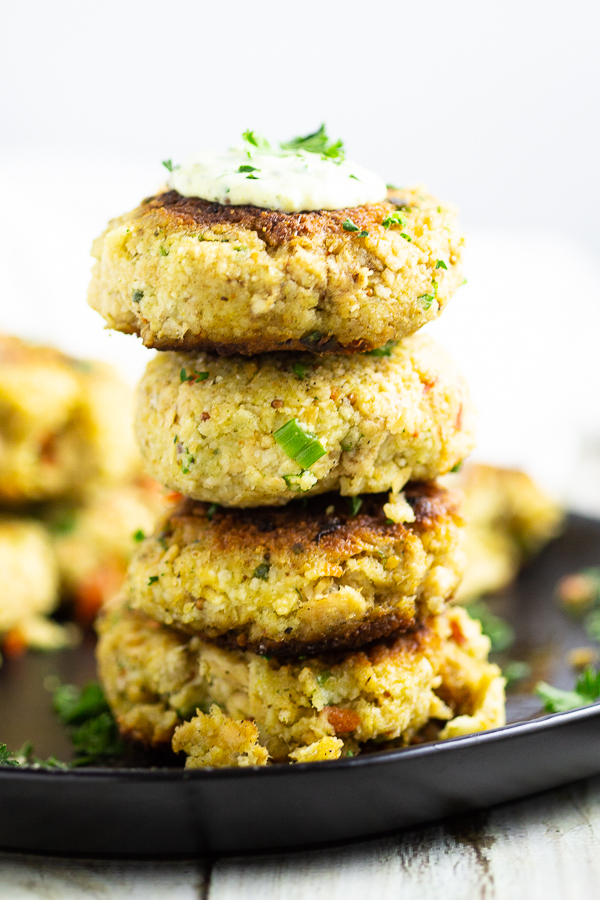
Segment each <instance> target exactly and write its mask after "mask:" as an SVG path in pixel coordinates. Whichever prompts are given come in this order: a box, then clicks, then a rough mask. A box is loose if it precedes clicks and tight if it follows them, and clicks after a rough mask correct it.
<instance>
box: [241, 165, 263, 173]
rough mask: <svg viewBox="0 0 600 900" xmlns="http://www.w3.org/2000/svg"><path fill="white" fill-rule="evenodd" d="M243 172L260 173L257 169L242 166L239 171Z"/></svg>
mask: <svg viewBox="0 0 600 900" xmlns="http://www.w3.org/2000/svg"><path fill="white" fill-rule="evenodd" d="M242 172H260V169H255V168H254V166H240V167H239V169H238V173H239V174H241V173H242Z"/></svg>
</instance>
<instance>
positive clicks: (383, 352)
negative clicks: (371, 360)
mask: <svg viewBox="0 0 600 900" xmlns="http://www.w3.org/2000/svg"><path fill="white" fill-rule="evenodd" d="M397 343H398V341H388V342H387V343H386V344H384V345H383V347H377V348H376V349H375V350H366V351H365V354H364V355H365V356H391V355H392V350H393V349H394V347H395V346H396V344H397Z"/></svg>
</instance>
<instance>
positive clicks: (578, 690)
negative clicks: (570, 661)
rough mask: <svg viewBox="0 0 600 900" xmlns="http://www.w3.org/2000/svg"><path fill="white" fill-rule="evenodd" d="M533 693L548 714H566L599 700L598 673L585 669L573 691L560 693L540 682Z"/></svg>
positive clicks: (599, 673) (599, 679) (557, 689)
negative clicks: (570, 710)
mask: <svg viewBox="0 0 600 900" xmlns="http://www.w3.org/2000/svg"><path fill="white" fill-rule="evenodd" d="M535 692H536V694H537V695H538V697H539V698H540V699H541V700H542V702H543V704H544V709H545V710H547V711H548V712H566V711H567V710H569V709H577V707H579V706H590V705H591V704H592V703H595V702H596V700H599V699H600V671H598V672H596V671H594V669H592V668H587V669H585V670H584V671H583V672H582V673H581V675H580V676H579V678H578V679H577V684H576V685H575V690H574V691H561V690H560V688H555V687H552V685H551V684H546V682H545V681H540V682H539V683H538V684H537V685H536V688H535Z"/></svg>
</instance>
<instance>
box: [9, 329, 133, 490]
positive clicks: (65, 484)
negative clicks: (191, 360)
mask: <svg viewBox="0 0 600 900" xmlns="http://www.w3.org/2000/svg"><path fill="white" fill-rule="evenodd" d="M131 417H132V400H131V394H130V391H129V390H128V388H127V387H126V386H125V385H124V384H123V383H122V382H121V380H120V378H118V377H117V375H116V373H115V372H114V370H113V369H111V368H110V366H107V365H105V364H104V363H97V362H89V361H87V360H78V359H72V358H71V357H68V356H66V355H65V354H63V353H60V352H59V351H58V350H55V349H54V348H51V347H43V346H39V345H35V344H30V343H26V342H25V341H22V340H20V339H19V338H16V337H12V336H9V335H0V504H12V505H15V506H17V505H22V504H26V503H32V502H35V501H47V500H61V499H67V498H69V499H73V500H79V499H81V498H82V497H84V496H85V494H86V492H88V491H89V490H93V489H94V488H96V487H97V486H98V485H100V484H108V485H110V484H115V483H119V482H121V481H124V480H126V479H127V478H128V477H130V476H131V475H132V474H133V473H134V471H135V468H136V466H137V465H138V453H137V450H136V447H135V442H134V438H133V431H132V427H131Z"/></svg>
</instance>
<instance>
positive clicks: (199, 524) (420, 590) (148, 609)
mask: <svg viewBox="0 0 600 900" xmlns="http://www.w3.org/2000/svg"><path fill="white" fill-rule="evenodd" d="M459 501H460V497H457V495H456V493H453V492H451V491H445V490H444V489H442V488H439V487H437V486H436V485H435V484H433V483H431V484H415V485H409V486H408V487H407V488H406V490H405V491H404V493H403V494H400V495H398V496H396V497H391V498H390V500H389V502H388V494H365V495H363V496H362V497H361V498H345V497H340V496H339V494H326V495H323V496H319V497H314V498H311V499H310V500H308V501H307V502H306V503H304V502H302V501H295V502H293V503H290V504H288V505H287V506H285V507H260V508H259V509H253V510H232V509H226V508H215V507H214V506H209V505H208V504H206V503H199V502H196V501H193V500H189V499H186V500H183V501H182V502H181V504H180V505H179V506H177V507H176V508H175V509H173V510H172V511H169V512H168V513H167V515H166V516H165V517H164V518H163V519H162V520H161V521H160V522H159V523H158V525H157V530H156V532H155V533H154V534H153V535H152V536H151V537H148V538H147V539H146V540H145V541H143V542H142V543H141V544H140V546H139V548H138V550H137V551H136V553H135V555H134V557H133V559H132V561H131V563H130V565H129V573H128V579H127V596H128V599H129V601H130V603H131V605H132V606H133V607H135V608H138V609H141V610H143V611H144V612H145V613H146V614H147V615H149V616H151V617H152V618H154V619H156V620H157V621H160V622H164V623H166V624H168V625H172V626H173V627H175V628H179V629H181V630H183V631H188V632H190V633H192V634H197V635H200V636H202V637H203V638H204V639H206V640H217V641H219V642H220V643H221V644H227V645H229V646H234V647H238V646H241V647H247V648H249V649H253V650H255V651H256V652H259V653H268V654H275V655H280V656H292V655H295V656H298V655H306V654H307V653H315V652H321V651H323V650H331V649H340V648H352V647H359V646H362V645H363V644H365V643H367V642H368V641H372V640H374V639H375V638H379V637H382V636H385V635H388V634H391V633H392V632H396V631H406V630H407V629H410V628H414V627H415V626H416V625H418V624H419V623H422V622H423V621H425V620H426V619H428V618H430V617H431V616H433V615H437V614H438V613H440V612H442V610H443V609H444V606H445V603H446V601H447V600H449V599H450V598H451V597H452V596H453V594H454V592H455V590H456V588H457V586H458V584H459V583H460V577H461V574H462V571H463V565H464V552H463V549H462V539H461V538H462V531H463V524H464V523H463V520H462V518H461V514H460V502H459Z"/></svg>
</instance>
